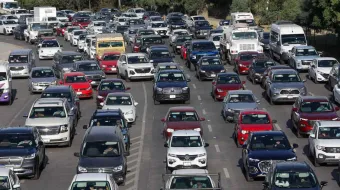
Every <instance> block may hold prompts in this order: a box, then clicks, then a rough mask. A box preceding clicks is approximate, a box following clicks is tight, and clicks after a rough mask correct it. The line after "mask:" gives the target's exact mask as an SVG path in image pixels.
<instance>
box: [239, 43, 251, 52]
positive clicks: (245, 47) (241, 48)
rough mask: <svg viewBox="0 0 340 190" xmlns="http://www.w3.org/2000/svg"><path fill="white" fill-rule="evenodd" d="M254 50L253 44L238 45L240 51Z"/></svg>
mask: <svg viewBox="0 0 340 190" xmlns="http://www.w3.org/2000/svg"><path fill="white" fill-rule="evenodd" d="M248 50H255V44H240V51H248Z"/></svg>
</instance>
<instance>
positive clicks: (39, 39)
mask: <svg viewBox="0 0 340 190" xmlns="http://www.w3.org/2000/svg"><path fill="white" fill-rule="evenodd" d="M48 40H57V38H56V37H55V36H39V37H38V39H37V41H36V47H37V53H39V48H40V46H41V44H42V43H43V41H48Z"/></svg>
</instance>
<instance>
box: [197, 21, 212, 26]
mask: <svg viewBox="0 0 340 190" xmlns="http://www.w3.org/2000/svg"><path fill="white" fill-rule="evenodd" d="M195 24H196V26H199V27H203V26H210V24H209V22H208V21H197V22H195Z"/></svg>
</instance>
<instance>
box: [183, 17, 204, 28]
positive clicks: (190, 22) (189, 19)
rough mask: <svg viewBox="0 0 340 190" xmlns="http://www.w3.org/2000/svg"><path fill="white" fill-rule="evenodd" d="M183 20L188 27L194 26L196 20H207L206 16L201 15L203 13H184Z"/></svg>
mask: <svg viewBox="0 0 340 190" xmlns="http://www.w3.org/2000/svg"><path fill="white" fill-rule="evenodd" d="M183 20H184V21H185V23H186V24H187V26H188V27H192V25H193V24H194V22H195V21H197V20H206V19H205V18H204V16H201V15H195V16H188V15H184V16H183Z"/></svg>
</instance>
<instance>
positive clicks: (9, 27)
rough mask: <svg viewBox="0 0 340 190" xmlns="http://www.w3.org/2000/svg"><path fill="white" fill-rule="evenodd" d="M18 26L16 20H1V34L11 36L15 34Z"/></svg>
mask: <svg viewBox="0 0 340 190" xmlns="http://www.w3.org/2000/svg"><path fill="white" fill-rule="evenodd" d="M16 26H18V22H16V21H15V20H0V34H4V35H9V34H12V33H13V29H14V28H15V27H16Z"/></svg>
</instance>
